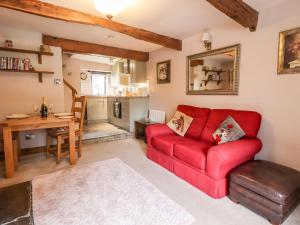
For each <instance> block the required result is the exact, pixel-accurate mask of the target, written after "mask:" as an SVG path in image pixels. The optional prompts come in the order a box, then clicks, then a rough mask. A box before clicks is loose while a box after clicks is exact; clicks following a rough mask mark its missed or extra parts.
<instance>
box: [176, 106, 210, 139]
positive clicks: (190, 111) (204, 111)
mask: <svg viewBox="0 0 300 225" xmlns="http://www.w3.org/2000/svg"><path fill="white" fill-rule="evenodd" d="M177 110H178V111H180V112H183V113H185V114H186V115H188V116H190V117H192V118H194V119H193V121H192V123H191V125H190V127H189V129H188V130H187V132H186V133H185V137H188V138H194V139H200V137H201V133H202V130H203V129H204V127H205V124H206V121H207V119H208V116H209V114H210V109H208V108H198V107H195V106H189V105H178V107H177Z"/></svg>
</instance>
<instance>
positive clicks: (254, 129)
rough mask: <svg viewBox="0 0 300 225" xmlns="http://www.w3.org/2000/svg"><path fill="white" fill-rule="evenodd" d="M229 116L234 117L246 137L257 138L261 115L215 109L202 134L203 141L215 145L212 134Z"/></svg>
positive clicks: (251, 112) (250, 112)
mask: <svg viewBox="0 0 300 225" xmlns="http://www.w3.org/2000/svg"><path fill="white" fill-rule="evenodd" d="M228 116H232V117H233V119H234V120H235V121H236V122H237V123H238V124H239V125H240V127H241V128H242V129H243V131H245V133H246V135H245V137H250V138H254V137H256V136H257V133H258V130H259V128H260V122H261V115H260V114H259V113H257V112H253V111H241V110H231V109H213V110H211V113H210V116H209V118H208V121H207V123H206V126H205V128H204V130H203V132H202V134H201V140H202V141H205V142H211V143H214V139H213V136H212V134H213V133H214V132H215V130H216V129H217V128H218V126H219V125H220V124H221V123H222V122H223V121H224V120H225V119H226V118H227V117H228Z"/></svg>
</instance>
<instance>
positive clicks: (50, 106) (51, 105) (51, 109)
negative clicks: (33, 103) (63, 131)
mask: <svg viewBox="0 0 300 225" xmlns="http://www.w3.org/2000/svg"><path fill="white" fill-rule="evenodd" d="M53 107H54V105H53V104H50V105H49V106H48V110H49V114H52V113H53Z"/></svg>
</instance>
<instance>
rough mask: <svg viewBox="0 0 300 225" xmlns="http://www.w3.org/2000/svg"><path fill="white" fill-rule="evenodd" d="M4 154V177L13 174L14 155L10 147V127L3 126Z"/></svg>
mask: <svg viewBox="0 0 300 225" xmlns="http://www.w3.org/2000/svg"><path fill="white" fill-rule="evenodd" d="M3 141H4V154H5V169H6V177H7V178H10V177H12V176H13V175H14V157H13V148H12V131H11V127H6V126H5V127H4V128H3Z"/></svg>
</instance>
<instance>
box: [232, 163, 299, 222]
mask: <svg viewBox="0 0 300 225" xmlns="http://www.w3.org/2000/svg"><path fill="white" fill-rule="evenodd" d="M229 197H230V199H231V200H232V201H234V202H236V203H240V204H242V205H244V206H246V207H247V208H249V209H251V210H252V211H254V212H256V213H258V214H260V215H261V216H263V217H265V218H266V219H268V220H269V221H270V222H271V223H272V224H274V225H277V224H281V223H282V222H283V221H284V220H285V219H286V218H287V217H288V216H289V215H290V213H291V212H292V211H293V210H294V209H295V208H296V206H297V205H298V204H299V202H300V172H298V171H296V170H294V169H291V168H288V167H285V166H282V165H279V164H276V163H271V162H268V161H261V160H257V161H252V162H249V163H246V164H244V165H242V166H240V167H239V168H237V169H235V170H234V171H232V172H231V174H230V184H229Z"/></svg>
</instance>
